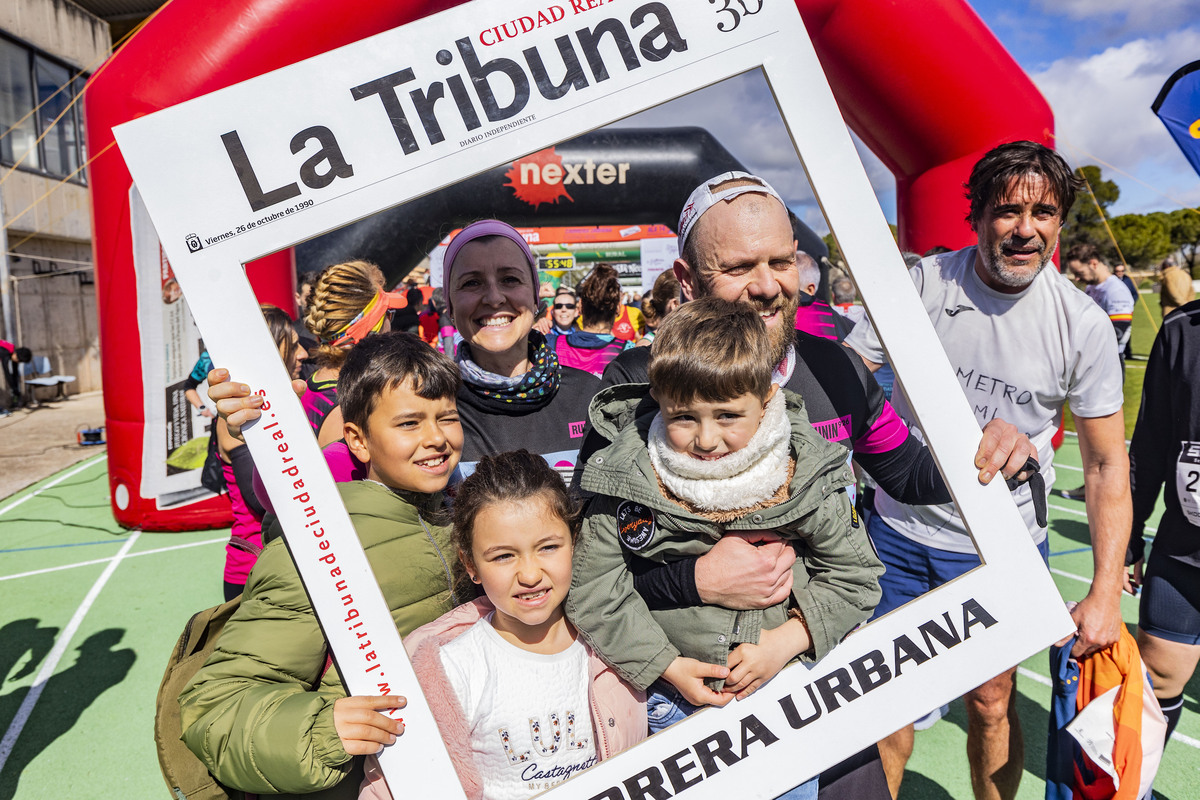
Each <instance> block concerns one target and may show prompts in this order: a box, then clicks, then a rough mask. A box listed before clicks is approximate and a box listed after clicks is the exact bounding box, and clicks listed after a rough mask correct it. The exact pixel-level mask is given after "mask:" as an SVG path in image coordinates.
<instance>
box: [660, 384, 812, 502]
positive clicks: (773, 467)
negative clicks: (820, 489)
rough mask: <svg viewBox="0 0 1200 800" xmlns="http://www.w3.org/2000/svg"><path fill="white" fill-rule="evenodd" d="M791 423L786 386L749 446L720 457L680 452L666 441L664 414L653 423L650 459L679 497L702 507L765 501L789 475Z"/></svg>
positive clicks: (768, 407)
mask: <svg viewBox="0 0 1200 800" xmlns="http://www.w3.org/2000/svg"><path fill="white" fill-rule="evenodd" d="M791 435H792V426H791V422H790V421H789V420H788V416H787V409H786V402H785V401H784V399H783V392H782V391H776V392H775V396H774V397H772V398H771V399H770V400H769V401H768V402H767V409H766V414H764V415H763V419H762V423H761V424H759V426H758V430H757V431H755V432H754V436H752V437H750V441H749V442H747V443H746V446H745V447H743V448H742V449H741V450H738V451H737V452H734V453H730V454H729V455H727V456H725V457H724V458H719V459H717V460H716V461H703V460H701V459H698V458H692V457H691V456H689V455H688V454H687V453H676V452H675V451H674V450H672V449H671V446H670V445H669V444H668V443H667V438H666V424H665V423H664V422H663V418H662V414H661V413H659V414H655V416H654V420H653V422H651V423H650V433H649V436H648V437H647V441H646V444H647V446H648V449H649V451H650V463H651V464H653V465H654V470H655V472H657V473H658V477H659V479H660V480H662V482H663V485H665V486H666V487H667V488H668V489H670V490H671V491H672V492H673V493H674V494H675V496H676V497H679V498H680V499H682V500H684V501H686V502H688V503H690V504H691V505H692V506H694V507H695V508H698V509H701V510H703V511H732V510H733V509H737V508H747V507H749V506H752V505H756V504H758V503H762V502H765V501H767V500H769V499H771V498H772V497H774V496H775V493H776V492H778V491H779V487H780V486H782V485H783V483H784V481H786V480H787V478H788V465H789V461H790V459H789V445H790V443H791Z"/></svg>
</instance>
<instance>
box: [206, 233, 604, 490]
mask: <svg viewBox="0 0 1200 800" xmlns="http://www.w3.org/2000/svg"><path fill="white" fill-rule="evenodd" d="M443 264H444V272H443V279H442V284H443V287H444V291H445V296H446V307H447V311H448V314H449V316H450V318H451V319H453V320H454V325H455V327H456V328H457V329H458V332H459V334H460V335H461V336H462V343H461V344H460V345H459V347H458V352H457V354H456V355H455V361H456V362H457V363H458V368H459V371H460V372H461V373H462V378H463V386H462V389H461V390H460V391H459V393H458V413H459V418H460V419H461V420H462V427H463V435H464V442H463V453H462V460H461V461H460V462H459V467H458V469H459V476H458V477H459V478H461V477H465V476H466V475H469V474H470V473H471V472H473V471H474V468H475V463H476V462H478V461H479V460H480V459H481V458H483V456H485V455H489V454H495V453H503V452H507V451H510V450H518V449H521V448H524V449H526V450H528V451H529V452H531V453H536V454H538V455H540V456H542V458H544V459H546V461H547V462H548V463H549V464H550V466H552V467H554V468H555V469H556V470H558V472H559V473H560V474H561V475H562V476H563V479H564V480H566V481H569V480H570V478H571V473H572V472H573V471H574V469H575V462H576V460H577V458H578V456H579V447H580V445H581V444H582V442H583V429H584V423H585V421H586V419H587V410H588V404H589V403H590V402H591V400H592V396H593V395H594V394H595V393H596V391H597V390H598V388H599V386H600V381H599V379H598V378H596V377H595V376H594V375H590V374H588V373H586V372H583V371H582V370H578V369H573V368H571V367H564V366H561V365H560V364H559V363H558V358H557V356H556V355H555V354H554V351H553V350H551V349H550V348H549V347H548V346H547V344H546V339H545V337H544V336H542V334H541V333H539V332H537V331H535V330H534V329H533V323H534V320H535V318H536V316H537V310H538V280H537V259H536V258H534V255H533V252H532V251H531V250H530V249H529V245H528V244H526V242H525V239H524V238H523V237H522V236H521V234H520V233H518V232H517V230H516V229H515V228H513V227H512V226H511V225H508V224H507V223H504V222H500V221H499V220H494V219H488V220H482V221H480V222H475V223H472V224H470V225H468V226H467V227H465V228H463V229H462V230H461V231H459V232H458V235H457V236H455V237H454V238H453V239H452V240H451V241H450V245H449V247H447V248H446V257H445V259H444V260H443ZM210 386H211V388H210V389H209V397H210V398H212V399H213V400H214V401H217V408H218V411H219V412H220V413H221V416H222V417H223V418H227V417H228V416H229V415H233V416H232V418H230V419H229V423H230V424H231V425H232V426H235V427H236V426H241V425H244V424H245V423H247V422H249V421H251V420H254V419H257V418H258V417H259V415H260V412H259V411H258V404H257V402H256V400H255V398H252V397H249V395H248V392H242V391H241V390H240V389H239V388H238V385H237V384H234V383H232V381H231V380H226V381H225V382H223V383H213V382H212V381H211V379H210ZM240 400H245V402H243V403H238V402H235V401H240ZM331 449H332V450H333V451H334V452H331ZM344 450H346V448H345V446H344V445H341V446H340V447H339V443H334V444H333V445H330V446H329V447H328V448H326V459H327V460H329V461H330V467H331V470H332V472H333V474H334V477H335V479H338V480H351V479H354V478H356V477H361V475H360V474H359V473H360V472H361V471H362V470H361V466H360V465H349V466H348V465H347V463H346V461H347V459H346V455H347V454H348V451H347V452H346V453H343V452H342V451H344ZM354 467H359V468H358V469H357V470H356V469H354Z"/></svg>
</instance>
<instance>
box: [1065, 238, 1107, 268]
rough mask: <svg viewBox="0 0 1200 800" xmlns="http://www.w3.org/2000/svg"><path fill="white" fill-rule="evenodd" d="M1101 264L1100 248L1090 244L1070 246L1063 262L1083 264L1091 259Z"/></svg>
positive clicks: (1077, 243) (1082, 243) (1079, 243)
mask: <svg viewBox="0 0 1200 800" xmlns="http://www.w3.org/2000/svg"><path fill="white" fill-rule="evenodd" d="M1093 258H1094V259H1096V260H1097V261H1100V262H1103V261H1104V259H1103V258H1101V256H1100V248H1098V247H1096V245H1094V244H1092V243H1091V242H1076V243H1075V244H1073V245H1071V249H1069V250H1067V252H1066V257H1065V258H1064V259H1063V262H1064V263H1065V262H1067V261H1082V262H1083V263H1084V264H1086V263H1087V262H1089V261H1091V260H1092V259H1093Z"/></svg>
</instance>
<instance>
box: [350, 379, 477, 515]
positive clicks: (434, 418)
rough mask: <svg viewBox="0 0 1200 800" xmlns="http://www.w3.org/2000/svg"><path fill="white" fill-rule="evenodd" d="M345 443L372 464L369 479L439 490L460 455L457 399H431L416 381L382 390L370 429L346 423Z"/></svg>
mask: <svg viewBox="0 0 1200 800" xmlns="http://www.w3.org/2000/svg"><path fill="white" fill-rule="evenodd" d="M345 434H346V444H347V445H349V447H350V450H351V452H353V453H354V455H355V456H356V457H357V458H358V459H359V460H360V461H367V460H369V461H370V463H371V469H370V473H369V474H368V477H369V478H370V479H371V480H375V481H379V482H380V483H382V484H383V485H385V486H388V487H390V488H393V489H403V490H407V491H413V492H426V493H429V492H440V491H442V490H443V489H445V488H446V483H447V482H448V481H449V480H450V474H451V473H452V472H454V468H455V467H456V466H458V459H459V456H461V455H462V444H463V432H462V425H461V424H460V423H459V421H458V407H457V405H456V404H455V402H454V399H453V398H438V399H434V400H427V399H425V398H424V397H420V396H419V395H417V393H416V392H414V391H413V389H412V381H405V382H404V383H402V384H400V385H399V386H395V387H393V388H390V389H385V390H384V391H383V392H382V393H380V395H379V397H378V399H377V400H376V403H375V408H374V409H373V410H372V411H371V416H370V417H368V418H367V428H366V430H365V431H364V430H359V428H358V426H357V425H354V424H353V423H346V429H345Z"/></svg>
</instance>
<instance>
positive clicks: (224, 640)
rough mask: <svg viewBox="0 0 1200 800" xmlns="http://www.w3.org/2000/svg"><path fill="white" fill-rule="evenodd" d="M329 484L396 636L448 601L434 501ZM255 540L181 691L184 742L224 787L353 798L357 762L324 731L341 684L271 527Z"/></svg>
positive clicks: (444, 538) (366, 485) (450, 604)
mask: <svg viewBox="0 0 1200 800" xmlns="http://www.w3.org/2000/svg"><path fill="white" fill-rule="evenodd" d="M338 490H339V491H340V492H341V495H342V501H343V502H344V503H345V505H346V509H347V511H349V512H350V519H351V522H353V524H354V529H355V531H356V532H357V534H358V538H359V540H360V541H361V542H362V545H363V549H364V550H366V554H367V559H368V561H369V562H370V564H371V569H372V570H373V571H374V573H375V577H376V579H377V580H378V581H379V587H380V589H381V590H382V591H383V596H384V599H385V600H386V601H387V603H388V607H389V608H390V609H391V612H392V619H394V620H395V622H396V627H397V628H398V629H399V631H400V634H401V635H402V636H405V635H407V634H408V633H410V632H411V631H412V630H413V629H415V628H417V627H420V626H421V625H424V624H425V623H427V622H432V621H433V620H435V619H437V618H438V617H440V616H441V615H442V614H444V613H446V612H447V611H449V610H450V609H452V608H454V606H455V599H454V596H453V591H452V578H451V572H450V563H451V558H452V555H451V552H452V551H451V546H450V534H449V530H448V529H447V528H445V527H442V526H439V525H437V524H435V523H434V522H433V521H432V520H436V519H438V513H437V512H438V509H439V508H440V507H441V505H442V496H441V495H440V494H437V495H424V494H415V493H406V494H404V495H403V496H401V495H400V494H399V493H396V492H393V491H391V490H390V489H388V488H387V487H385V486H383V485H382V484H379V483H375V482H373V481H354V482H351V483H341V484H338ZM414 503H419V504H420V505H419V507H418V506H417V505H414ZM265 538H267V539H268V540H269V543H268V544H267V546H266V547H265V548H264V549H263V553H262V555H261V556H260V557H259V560H258V563H257V564H255V566H254V570H253V571H252V572H251V573H250V579H249V581H248V582H247V583H246V590H245V592H244V593H243V595H242V604H241V607H240V608H239V609H238V610H237V611H236V612H235V613H234V615H233V617H231V618H230V620H229V622H228V623H227V624H226V626H225V628H224V630H223V631H222V632H221V636H220V638H219V639H218V640H217V645H216V650H215V651H214V652H213V654H212V656H211V657H210V658H209V659H208V661H206V662H205V664H204V666H203V667H201V668H200V671H199V672H197V673H196V675H195V677H194V678H193V679H192V683H191V684H190V685H189V686H188V688H187V689H185V690H184V691H183V694H182V695H180V698H179V703H180V710H181V714H182V721H183V731H184V733H183V740H184V742H185V743H186V744H187V746H188V747H189V748H190V749H191V751H192V752H193V753H195V754H196V755H197V756H198V757H199V758H200V760H201V761H203V762H204V764H205V766H207V767H208V769H209V771H210V772H211V773H212V774H213V775H214V776H215V777H216V778H217V780H219V781H221V782H222V783H223V784H225V785H226V786H229V787H231V788H234V789H240V790H241V791H244V792H256V793H260V794H271V795H285V796H288V795H303V796H305V797H306V798H310V800H314V799H316V798H320V799H321V800H326V799H327V798H328V799H329V800H332V798H339V799H340V798H346V799H347V800H350V799H351V798H356V797H357V796H358V787H359V783H360V781H361V779H362V759H361V758H354V757H351V756H350V755H348V754H347V753H346V751H345V749H344V748H343V747H342V743H341V740H340V739H339V738H338V735H337V733H336V731H335V730H334V726H333V703H334V701H336V700H338V699H339V698H342V697H345V696H346V690H345V688H344V687H343V685H342V681H341V679H340V678H339V677H338V674H337V668H336V667H334V666H331V667H330V668H329V669H328V670H326V669H325V665H326V656H327V653H328V645H327V644H326V642H325V637H324V636H322V634H321V629H320V627H319V626H318V624H317V618H316V616H315V615H314V613H313V609H312V606H311V604H310V603H309V599H308V594H307V593H306V592H305V591H304V586H303V585H302V584H301V582H300V576H299V574H298V573H297V572H296V566H295V564H294V563H293V561H292V557H291V554H290V553H289V552H288V549H287V546H286V545H285V543H284V540H283V537H282V535H281V531H280V527H279V524H278V523H276V524H275V525H273V526H272V527H271V529H270V530H269V531H268V533H267V536H266V537H265ZM322 673H324V674H322Z"/></svg>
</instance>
